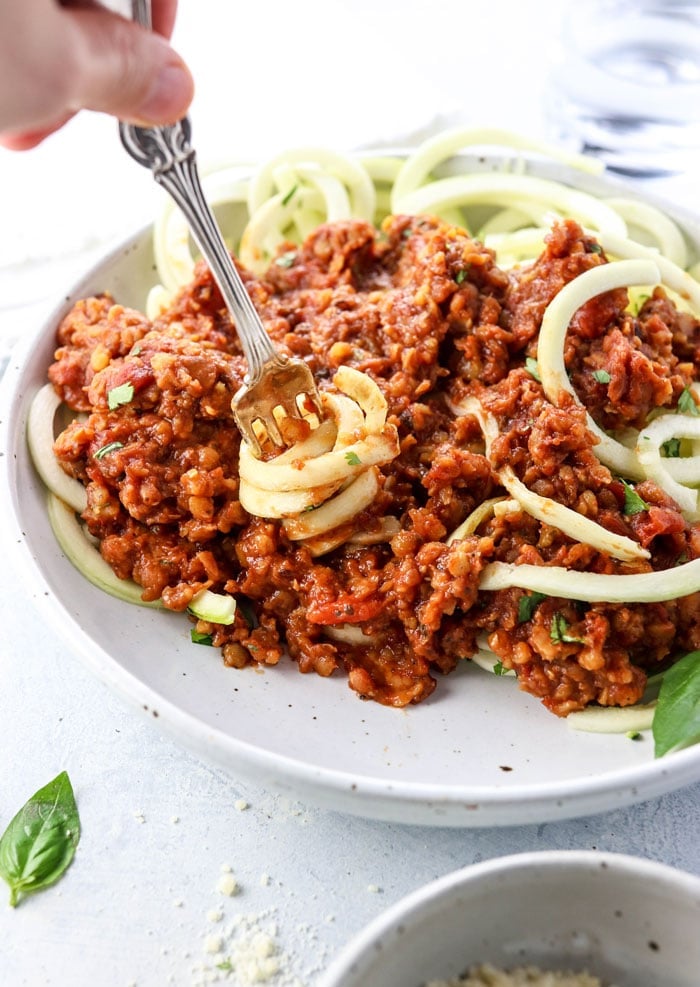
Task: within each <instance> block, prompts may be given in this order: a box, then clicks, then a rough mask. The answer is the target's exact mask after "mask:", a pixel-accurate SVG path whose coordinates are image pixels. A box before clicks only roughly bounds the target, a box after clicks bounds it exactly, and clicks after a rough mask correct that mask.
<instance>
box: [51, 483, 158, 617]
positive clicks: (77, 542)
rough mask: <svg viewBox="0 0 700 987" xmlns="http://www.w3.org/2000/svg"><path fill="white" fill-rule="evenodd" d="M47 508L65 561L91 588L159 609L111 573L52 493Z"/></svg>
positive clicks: (70, 512) (135, 587) (137, 588)
mask: <svg viewBox="0 0 700 987" xmlns="http://www.w3.org/2000/svg"><path fill="white" fill-rule="evenodd" d="M47 504H48V515H49V523H50V524H51V528H52V530H53V533H54V535H55V536H56V541H57V542H58V544H59V545H60V546H61V549H62V550H63V552H64V554H65V556H66V558H68V559H69V560H70V561H71V562H72V563H73V565H74V566H75V567H76V569H78V570H79V571H80V572H81V573H82V574H83V575H84V576H85V578H86V579H88V580H89V581H90V582H91V583H92V584H93V586H97V588H98V589H101V590H104V592H105V593H109V595H110V596H114V597H116V598H117V599H118V600H123V601H124V602H125V603H135V604H137V605H138V606H142V607H160V606H161V604H160V603H159V602H154V603H148V602H146V601H145V600H143V599H142V598H141V593H142V589H141V587H140V586H138V585H137V584H136V583H135V582H133V581H132V580H131V579H120V578H119V577H118V576H117V575H116V574H115V573H114V570H113V569H112V567H111V566H110V565H109V563H108V562H106V561H105V560H104V559H103V558H102V556H101V555H100V550H99V548H98V547H97V546H96V545H95V543H94V541H93V540H92V539H91V538H90V536H89V535H88V534H87V532H86V530H85V527H84V526H83V525H82V524H81V523H80V521H79V520H78V518H77V517H76V514H75V511H74V510H73V509H72V508H71V507H70V505H69V504H67V503H65V502H64V501H63V500H62V499H61V498H60V497H58V496H56V494H54V493H52V492H49V495H48V501H47Z"/></svg>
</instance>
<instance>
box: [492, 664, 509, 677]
mask: <svg viewBox="0 0 700 987" xmlns="http://www.w3.org/2000/svg"><path fill="white" fill-rule="evenodd" d="M507 672H508V669H507V668H504V666H503V662H502V661H497V662H496V664H495V665H494V666H493V674H494V675H506V673H507Z"/></svg>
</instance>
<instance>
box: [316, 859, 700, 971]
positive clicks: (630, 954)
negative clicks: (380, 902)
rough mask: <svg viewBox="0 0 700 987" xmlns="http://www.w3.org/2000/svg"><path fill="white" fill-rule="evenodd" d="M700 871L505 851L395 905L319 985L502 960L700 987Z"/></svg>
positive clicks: (352, 945) (641, 862) (630, 861)
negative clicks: (504, 854) (691, 872)
mask: <svg viewBox="0 0 700 987" xmlns="http://www.w3.org/2000/svg"><path fill="white" fill-rule="evenodd" d="M698 933H700V878H697V877H693V876H691V875H688V874H684V873H682V872H681V871H677V870H674V869H673V868H671V867H667V866H665V865H663V864H658V863H653V862H651V861H649V860H640V859H637V858H634V857H628V856H624V855H620V854H606V853H598V852H594V851H575V850H574V851H551V852H550V851H545V852H540V853H525V854H518V855H516V856H511V857H501V858H500V859H496V860H490V861H487V862H486V863H481V864H476V865H474V866H472V867H466V868H464V869H463V870H459V871H456V872H455V873H453V874H449V875H447V876H446V877H443V878H441V879H439V880H437V881H433V882H432V883H430V884H428V885H426V886H424V887H423V888H421V889H419V890H418V891H415V892H414V893H413V894H411V895H409V896H408V897H406V898H404V899H403V900H402V901H400V902H398V904H396V905H394V906H393V907H392V908H390V909H388V910H387V911H386V912H385V913H383V914H382V915H380V916H379V917H378V918H377V919H375V921H374V922H372V923H371V924H370V925H369V926H368V927H367V928H366V929H365V930H364V931H363V932H361V933H360V934H359V935H358V936H357V937H356V938H355V939H354V940H353V941H352V942H350V943H349V945H348V946H347V947H346V948H345V949H344V950H343V951H342V953H341V954H340V955H339V957H338V959H337V961H336V962H335V963H334V964H333V965H332V967H331V968H330V969H329V970H328V971H327V973H326V974H325V976H323V977H322V978H321V981H320V983H319V984H317V987H423V985H424V984H425V983H426V981H428V980H430V979H438V978H441V979H443V978H449V977H455V976H458V975H460V974H463V973H464V972H465V971H466V970H467V969H468V968H469V967H471V966H476V965H479V964H481V963H491V964H493V965H494V966H496V967H500V968H503V969H508V968H513V967H514V966H520V965H527V964H533V965H535V966H539V967H541V968H542V969H547V970H557V969H558V970H564V969H566V970H568V969H571V970H575V971H576V972H580V971H583V970H586V971H588V972H589V973H590V974H591V975H592V976H597V977H599V978H600V979H601V981H602V983H603V984H604V985H605V987H608V985H613V984H614V985H615V987H698V984H699V983H700V935H699V934H698Z"/></svg>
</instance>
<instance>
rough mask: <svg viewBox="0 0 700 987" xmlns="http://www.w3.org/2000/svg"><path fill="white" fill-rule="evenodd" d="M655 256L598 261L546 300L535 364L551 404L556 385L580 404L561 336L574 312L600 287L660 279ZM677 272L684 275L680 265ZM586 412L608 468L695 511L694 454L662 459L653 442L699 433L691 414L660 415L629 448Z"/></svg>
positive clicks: (699, 466) (697, 473) (698, 462)
mask: <svg viewBox="0 0 700 987" xmlns="http://www.w3.org/2000/svg"><path fill="white" fill-rule="evenodd" d="M602 239H603V240H605V239H606V238H605V237H603V238H602ZM619 246H620V245H619V244H618V247H619ZM616 252H617V251H616ZM633 252H634V251H630V253H633ZM660 261H661V258H656V257H654V258H653V259H652V258H651V257H650V256H649V254H648V253H647V252H644V253H643V254H642V255H641V256H639V257H638V258H634V259H627V260H618V261H611V262H610V263H608V264H601V265H600V266H598V267H593V268H591V269H590V270H588V271H585V272H584V273H583V274H580V275H579V276H578V277H577V278H575V279H574V280H573V281H570V282H569V283H568V284H567V285H565V287H564V288H562V290H561V291H560V292H559V293H558V294H557V295H556V297H555V298H554V300H553V301H552V302H550V304H549V305H548V307H547V309H546V310H545V313H544V317H543V319H542V326H541V328H540V335H539V342H538V350H537V365H538V369H539V374H540V379H541V381H542V387H543V388H544V392H545V394H546V395H547V397H548V398H549V400H550V401H552V403H553V404H558V403H559V401H560V394H561V392H562V391H566V392H567V393H568V394H570V395H571V396H572V397H573V398H574V399H575V400H576V401H577V402H578V403H579V404H580V401H579V399H578V396H577V395H576V392H575V391H574V389H573V387H572V386H571V382H570V381H569V378H568V375H567V372H566V367H565V365H564V341H565V338H566V333H567V330H568V327H569V323H570V322H571V320H572V318H573V316H574V314H575V313H576V312H577V311H578V309H579V308H580V307H581V306H582V305H585V303H586V302H587V301H590V299H591V298H594V297H596V296H597V295H599V294H602V293H603V292H605V291H610V290H612V289H613V288H626V287H629V286H630V285H636V284H655V283H656V282H657V281H659V280H661V279H662V273H661V270H663V269H664V268H665V269H666V273H667V277H668V275H669V270H668V263H666V264H665V265H664V264H662V263H661V262H660ZM670 273H671V274H672V275H673V277H674V284H680V282H681V279H680V278H679V277H677V275H675V274H673V271H671V272H670ZM677 273H678V274H679V275H684V272H682V271H680V270H678V271H677ZM684 277H687V276H686V275H684ZM586 416H587V425H588V428H589V429H590V430H591V431H592V432H593V433H594V434H595V435H596V436H597V438H598V440H599V442H598V445H597V446H596V447H595V449H594V452H595V453H596V455H597V456H598V458H599V459H600V461H601V462H602V463H604V464H605V465H606V466H607V467H608V468H609V469H611V470H613V471H614V472H616V473H618V474H619V475H621V476H626V477H629V478H630V479H633V480H643V479H650V480H654V481H655V482H656V483H657V484H658V485H659V486H660V487H661V488H662V489H663V490H664V491H665V492H666V493H667V494H668V495H669V496H670V497H673V499H674V500H675V501H676V503H677V504H678V506H679V507H680V508H681V510H682V511H684V512H686V513H687V514H690V515H692V514H694V512H696V511H697V504H698V494H697V491H696V490H693V489H691V487H692V486H696V485H698V484H700V459H699V458H698V456H689V457H685V458H681V457H678V458H667V459H662V458H661V455H660V453H659V446H660V445H661V444H662V443H664V442H666V441H668V440H669V439H671V438H692V439H698V438H700V425H699V421H698V419H697V418H696V417H691V416H689V415H681V414H664V415H661V416H660V417H659V418H657V419H655V420H654V421H653V422H652V423H651V424H650V425H647V426H646V427H645V428H644V429H643V430H642V431H641V432H640V433H639V435H638V437H637V440H636V445H635V447H634V448H630V447H629V446H627V445H624V444H623V443H622V442H620V441H618V440H616V439H614V438H613V437H612V436H610V435H608V433H607V432H604V431H603V429H602V428H600V426H599V425H597V424H596V422H595V421H594V420H593V419H592V418H591V416H590V414H588V412H587V413H586ZM686 484H690V487H689V486H687V485H686Z"/></svg>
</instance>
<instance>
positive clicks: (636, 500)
mask: <svg viewBox="0 0 700 987" xmlns="http://www.w3.org/2000/svg"><path fill="white" fill-rule="evenodd" d="M622 485H623V487H624V488H625V506H624V508H623V512H624V513H625V514H627V515H631V514H641V513H642V511H648V510H649V505H648V504H647V502H646V501H645V500H642V498H641V497H640V496H639V494H638V493H637V491H636V490H635V489H634V487H633V486H632V484H631V483H627V481H626V480H623V481H622Z"/></svg>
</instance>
